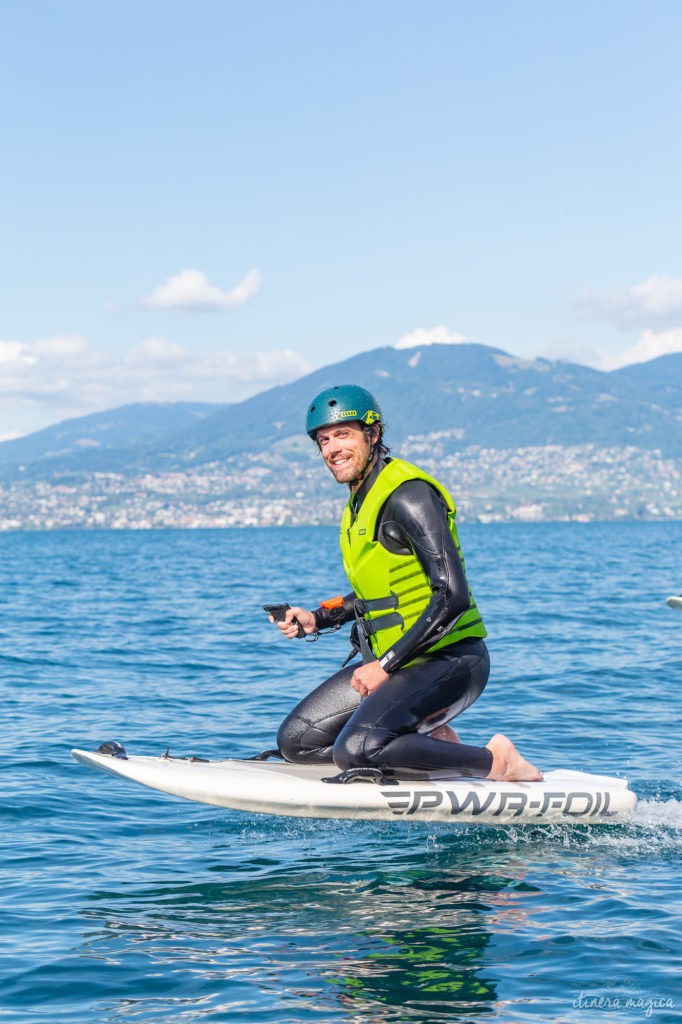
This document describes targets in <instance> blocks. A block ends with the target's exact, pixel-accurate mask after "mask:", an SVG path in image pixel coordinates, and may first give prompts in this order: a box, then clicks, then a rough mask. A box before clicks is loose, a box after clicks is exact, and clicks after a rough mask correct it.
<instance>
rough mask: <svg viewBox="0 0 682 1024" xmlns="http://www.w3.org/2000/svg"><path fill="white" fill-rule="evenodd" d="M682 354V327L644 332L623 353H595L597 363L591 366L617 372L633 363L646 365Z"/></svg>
mask: <svg viewBox="0 0 682 1024" xmlns="http://www.w3.org/2000/svg"><path fill="white" fill-rule="evenodd" d="M673 352H682V327H674V328H672V329H671V330H669V331H660V332H659V333H656V331H650V330H648V331H644V332H643V334H642V335H641V337H640V339H639V341H638V342H637V343H636V344H635V345H633V346H632V347H631V348H628V349H626V350H625V352H619V353H611V352H610V353H604V352H599V353H597V362H596V363H593V365H595V366H597V367H598V368H599V369H600V370H617V369H619V368H620V367H621V366H631V365H632V364H633V363H646V362H648V361H649V360H650V359H657V358H658V357H659V356H667V355H671V354H672V353H673Z"/></svg>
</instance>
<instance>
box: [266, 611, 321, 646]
mask: <svg viewBox="0 0 682 1024" xmlns="http://www.w3.org/2000/svg"><path fill="white" fill-rule="evenodd" d="M294 619H295V620H296V621H294ZM270 622H275V620H274V619H273V617H272V615H271V616H270ZM299 623H300V624H301V626H303V631H304V633H314V632H315V616H314V615H313V613H312V612H307V611H306V610H305V608H288V609H287V614H286V618H285V619H283V620H282V621H281V622H275V625H276V626H277V628H278V629H281V631H282V632H283V633H284V635H285V637H287V639H289V640H293V639H294V637H297V636H298V625H299Z"/></svg>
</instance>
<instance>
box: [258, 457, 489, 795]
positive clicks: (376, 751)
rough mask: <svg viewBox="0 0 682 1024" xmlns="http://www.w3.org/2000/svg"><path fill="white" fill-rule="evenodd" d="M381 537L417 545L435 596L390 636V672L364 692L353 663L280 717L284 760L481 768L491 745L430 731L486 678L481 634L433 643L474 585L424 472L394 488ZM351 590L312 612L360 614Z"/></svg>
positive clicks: (360, 495)
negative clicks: (337, 603) (399, 633)
mask: <svg viewBox="0 0 682 1024" xmlns="http://www.w3.org/2000/svg"><path fill="white" fill-rule="evenodd" d="M385 465H386V463H385V462H383V461H382V460H380V461H379V462H378V463H377V464H376V465H375V466H374V468H373V470H372V472H371V473H370V475H369V476H368V478H367V479H366V480H365V481H364V482H363V484H362V486H361V487H360V488H359V490H358V491H357V493H356V494H355V496H354V512H355V513H356V514H357V510H358V509H359V507H360V505H361V504H362V501H363V499H364V497H365V495H366V494H367V493H368V491H369V489H370V488H371V486H372V484H373V483H374V481H375V480H376V478H377V476H378V474H379V473H380V472H381V470H382V469H383V468H384V466H385ZM377 539H378V540H379V542H380V543H381V544H382V545H383V546H384V547H386V548H387V549H388V550H389V551H392V552H394V553H397V554H409V553H410V552H414V554H415V555H416V557H417V558H418V560H419V562H420V563H421V565H422V567H423V569H424V571H425V573H426V575H427V577H428V579H429V582H430V585H431V589H432V597H431V600H430V601H429V604H428V605H427V607H426V609H425V610H424V612H423V613H422V615H421V616H420V617H419V618H418V619H417V621H416V622H415V623H414V625H413V626H411V628H410V629H409V630H408V631H407V632H406V633H405V635H404V636H403V637H401V638H400V640H398V641H397V642H396V643H394V644H392V650H391V653H390V655H389V656H388V657H387V658H383V659H382V660H381V664H382V666H383V667H384V669H385V671H387V672H388V673H389V675H390V678H389V679H387V680H386V682H384V683H382V684H381V685H380V686H379V687H377V689H376V690H374V691H373V692H372V693H371V694H370V695H369V696H367V697H364V698H361V697H360V695H359V694H358V693H357V692H356V691H355V690H354V689H353V688H352V686H351V685H350V681H351V677H352V675H353V672H354V671H355V665H349V666H347V667H346V668H342V669H341V670H340V671H339V672H337V673H335V674H334V675H333V676H331V678H329V679H327V680H326V681H325V682H324V683H322V684H321V685H320V686H318V687H317V689H316V690H313V692H312V693H310V694H309V695H308V696H307V697H305V698H304V699H303V700H302V701H301V702H300V704H298V705H297V706H296V707H295V708H294V710H293V711H292V712H291V714H290V715H289V716H288V717H287V718H286V719H285V720H284V722H283V723H282V725H281V726H280V729H279V732H278V736H277V742H278V746H279V749H280V751H281V753H282V754H283V756H284V757H285V758H286V760H288V761H296V762H299V763H306V762H307V763H316V764H317V763H329V762H331V761H333V762H334V763H335V764H336V765H337V766H338V767H339V768H341V769H347V768H359V767H374V768H397V767H406V768H416V769H419V768H421V769H431V770H434V769H439V768H443V769H447V768H451V769H455V770H457V771H460V772H461V773H462V774H466V775H470V776H474V777H477V778H485V776H487V775H488V773H489V772H490V769H491V767H492V760H493V759H492V754H491V753H490V751H489V750H488V749H487V748H485V747H473V746H467V745H466V744H463V743H450V742H447V741H443V740H437V739H433V738H432V737H431V736H430V735H429V733H431V732H433V731H434V730H435V729H437V728H438V726H439V725H442V724H444V723H445V722H447V721H449V720H450V719H452V718H454V717H455V716H456V715H459V714H461V713H462V711H464V710H465V709H466V708H468V707H469V705H470V704H473V702H474V701H475V700H476V699H477V698H478V697H479V696H480V694H481V693H482V692H483V689H484V688H485V685H486V682H487V680H488V672H489V659H488V651H487V648H486V645H485V643H484V641H483V640H480V639H476V638H474V639H470V638H469V639H464V640H460V641H459V642H458V643H455V644H450V645H448V646H446V647H443V648H440V649H439V650H438V651H435V652H434V653H433V654H429V653H428V649H429V647H431V646H432V645H433V644H434V643H435V642H436V640H437V639H439V638H440V637H441V636H442V628H443V627H444V626H446V625H447V627H448V628H449V627H450V626H451V625H452V623H453V621H454V620H455V619H456V618H457V617H458V616H459V615H461V614H462V613H463V612H465V611H466V610H467V608H468V607H469V589H468V585H467V581H466V577H465V575H464V569H463V567H462V563H461V560H460V557H459V555H458V553H457V548H456V547H455V543H454V541H453V539H452V535H451V533H450V529H449V526H448V521H447V509H446V507H445V505H444V503H443V500H442V498H441V496H440V495H439V494H438V492H437V491H436V490H434V488H433V487H431V485H430V484H428V483H426V482H425V481H423V480H409V481H407V482H406V483H403V484H401V485H400V486H399V487H397V488H396V490H395V491H393V493H392V494H391V495H390V496H389V498H388V500H387V501H386V504H385V505H384V507H383V509H382V511H381V513H380V515H379V518H378V520H377ZM354 603H355V595H354V594H348V595H347V596H346V597H345V598H344V602H343V606H342V607H340V608H336V609H333V610H328V609H325V608H319V609H317V611H316V612H315V618H316V621H317V627H318V629H322V628H325V627H328V626H330V625H336V624H338V623H342V622H348V621H349V620H350V619H353V618H355V610H354Z"/></svg>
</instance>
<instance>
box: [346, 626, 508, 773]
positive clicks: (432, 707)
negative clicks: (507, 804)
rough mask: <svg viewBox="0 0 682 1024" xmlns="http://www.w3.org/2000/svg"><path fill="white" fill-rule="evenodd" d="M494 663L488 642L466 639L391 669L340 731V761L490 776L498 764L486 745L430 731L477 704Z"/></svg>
mask: <svg viewBox="0 0 682 1024" xmlns="http://www.w3.org/2000/svg"><path fill="white" fill-rule="evenodd" d="M489 667H490V663H489V658H488V651H487V648H486V646H485V644H484V642H483V641H482V640H462V641H461V642H460V643H458V644H453V645H451V646H450V647H447V648H444V649H443V650H441V651H438V652H437V653H436V654H432V655H425V656H423V657H422V658H418V659H416V660H415V661H413V662H411V663H410V664H409V665H407V666H405V667H404V668H402V669H399V670H398V671H397V672H394V673H392V674H391V677H390V679H387V680H386V682H385V683H383V684H382V685H381V686H380V687H379V688H378V689H377V690H375V691H374V693H372V694H371V695H370V696H369V697H366V698H365V699H364V700H363V701H362V702H361V704H360V706H359V707H358V709H357V711H355V713H354V714H353V715H352V716H351V717H350V718H349V719H348V721H347V723H346V724H345V726H344V727H343V729H342V730H341V732H340V733H339V736H338V738H337V740H336V742H335V743H334V747H333V757H334V761H335V763H336V764H337V765H338V767H339V768H341V769H344V770H345V769H347V768H360V767H367V766H372V767H375V768H398V767H405V768H417V769H419V768H421V769H424V770H436V769H454V770H456V771H459V772H461V773H462V774H464V775H469V776H472V777H475V778H485V777H486V776H487V775H488V774H489V772H490V769H491V768H492V763H493V756H492V754H491V752H490V751H489V750H488V749H487V748H486V747H473V746H467V745H466V744H464V743H448V742H446V741H444V740H436V739H433V738H432V737H431V736H429V735H428V732H430V731H431V730H432V729H434V728H436V726H437V725H439V724H441V723H442V722H444V721H449V720H450V719H451V718H454V717H455V716H456V715H459V714H461V713H462V711H464V710H465V709H466V708H467V707H469V706H470V705H471V704H473V702H474V701H475V700H476V699H477V698H478V697H479V696H480V694H481V693H482V692H483V690H484V688H485V684H486V682H487V680H488V673H489Z"/></svg>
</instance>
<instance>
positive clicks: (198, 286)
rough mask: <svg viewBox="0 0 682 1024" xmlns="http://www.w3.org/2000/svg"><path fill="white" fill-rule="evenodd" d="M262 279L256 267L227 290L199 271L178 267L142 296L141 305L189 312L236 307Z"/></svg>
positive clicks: (248, 298)
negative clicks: (177, 269)
mask: <svg viewBox="0 0 682 1024" xmlns="http://www.w3.org/2000/svg"><path fill="white" fill-rule="evenodd" d="M261 282H262V278H261V275H260V273H259V272H258V271H257V270H249V272H248V274H246V276H245V277H244V278H243V280H242V281H240V282H239V284H238V285H235V287H234V288H232V289H230V291H223V290H222V289H221V288H218V287H216V285H212V284H211V283H210V282H209V280H208V278H207V277H206V275H205V274H204V273H203V272H202V271H201V270H181V271H180V273H179V274H175V275H174V276H173V277H169V278H168V280H167V281H166V283H165V284H162V285H159V287H158V288H156V289H155V290H154V291H153V292H152V293H151V295H148V296H147V297H146V298H145V299H143V305H145V306H149V307H150V308H152V309H181V310H189V311H194V312H197V311H206V310H225V309H237V308H238V307H239V306H243V305H245V303H247V302H248V301H249V300H250V299H252V298H253V297H254V295H256V293H257V292H258V291H259V289H260V286H261Z"/></svg>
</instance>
